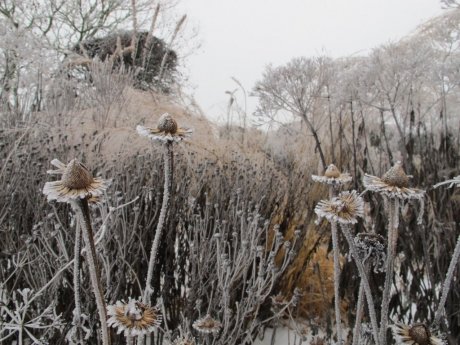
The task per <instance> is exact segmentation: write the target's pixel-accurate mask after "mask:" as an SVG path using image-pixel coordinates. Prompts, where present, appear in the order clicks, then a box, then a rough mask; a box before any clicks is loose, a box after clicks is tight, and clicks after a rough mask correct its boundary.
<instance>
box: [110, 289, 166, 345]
mask: <svg viewBox="0 0 460 345" xmlns="http://www.w3.org/2000/svg"><path fill="white" fill-rule="evenodd" d="M107 314H108V315H109V317H110V318H109V320H108V325H109V326H111V327H113V328H116V329H117V333H118V334H119V333H122V332H123V334H124V335H125V337H126V338H127V343H128V344H129V343H131V341H132V338H133V337H137V336H141V335H146V334H151V333H152V332H153V331H155V329H156V328H158V327H159V326H160V325H161V321H162V316H161V314H160V311H159V309H158V308H155V307H149V306H147V305H145V304H143V303H141V302H139V301H137V300H135V299H132V298H129V300H128V302H127V303H125V302H123V301H117V302H116V303H115V304H113V305H109V306H108V307H107Z"/></svg>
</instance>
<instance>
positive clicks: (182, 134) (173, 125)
mask: <svg viewBox="0 0 460 345" xmlns="http://www.w3.org/2000/svg"><path fill="white" fill-rule="evenodd" d="M136 130H137V132H138V133H139V134H140V135H142V136H146V137H148V138H150V139H152V140H159V141H176V142H178V141H181V140H183V139H185V138H188V137H190V135H191V134H192V130H191V129H188V128H179V127H178V126H177V122H176V120H174V118H173V117H172V116H171V115H169V114H168V113H164V114H163V115H161V117H160V119H159V120H158V125H157V127H156V128H149V127H144V126H141V125H138V126H137V127H136Z"/></svg>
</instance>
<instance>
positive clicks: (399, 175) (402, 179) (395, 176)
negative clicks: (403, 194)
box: [382, 162, 409, 188]
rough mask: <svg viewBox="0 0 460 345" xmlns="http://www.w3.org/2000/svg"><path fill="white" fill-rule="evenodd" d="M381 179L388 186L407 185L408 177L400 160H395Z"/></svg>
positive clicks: (400, 186)
mask: <svg viewBox="0 0 460 345" xmlns="http://www.w3.org/2000/svg"><path fill="white" fill-rule="evenodd" d="M382 181H383V182H385V183H387V184H388V185H389V186H395V187H399V188H402V187H407V186H409V178H408V177H407V175H406V173H405V172H404V169H403V167H402V164H401V162H396V164H395V165H394V166H392V167H391V168H390V169H389V170H388V171H387V172H386V173H385V174H384V175H383V176H382Z"/></svg>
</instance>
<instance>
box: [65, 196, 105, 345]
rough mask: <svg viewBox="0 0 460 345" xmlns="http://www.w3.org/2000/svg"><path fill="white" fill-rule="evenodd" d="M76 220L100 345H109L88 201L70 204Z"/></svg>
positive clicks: (80, 200)
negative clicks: (95, 308) (92, 297)
mask: <svg viewBox="0 0 460 345" xmlns="http://www.w3.org/2000/svg"><path fill="white" fill-rule="evenodd" d="M71 205H72V208H73V210H74V211H75V213H76V215H77V218H78V219H79V222H80V224H81V230H82V233H83V238H84V240H85V244H86V247H87V251H86V258H87V261H88V269H89V274H90V278H91V285H92V287H93V292H94V296H95V298H96V305H97V310H98V313H99V319H100V321H101V333H102V344H103V345H110V334H109V331H108V328H107V310H106V305H105V300H104V293H103V291H102V284H101V278H100V273H99V269H98V265H97V261H96V247H95V245H94V238H93V229H92V226H91V218H90V215H89V207H88V201H87V200H86V199H79V200H76V201H73V202H72V203H71Z"/></svg>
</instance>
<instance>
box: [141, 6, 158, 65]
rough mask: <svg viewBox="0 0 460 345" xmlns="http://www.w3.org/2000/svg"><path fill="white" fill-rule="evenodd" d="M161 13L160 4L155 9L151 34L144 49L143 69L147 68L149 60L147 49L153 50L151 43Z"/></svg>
mask: <svg viewBox="0 0 460 345" xmlns="http://www.w3.org/2000/svg"><path fill="white" fill-rule="evenodd" d="M159 13H160V4H158V5H157V7H156V8H155V12H154V14H153V18H152V24H151V25H150V30H149V34H148V35H147V39H146V40H145V43H144V47H143V49H142V68H144V67H145V60H146V58H147V49H149V50H151V48H150V43H152V40H153V31H154V30H155V25H156V23H157V19H158V14H159ZM149 54H150V53H149Z"/></svg>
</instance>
